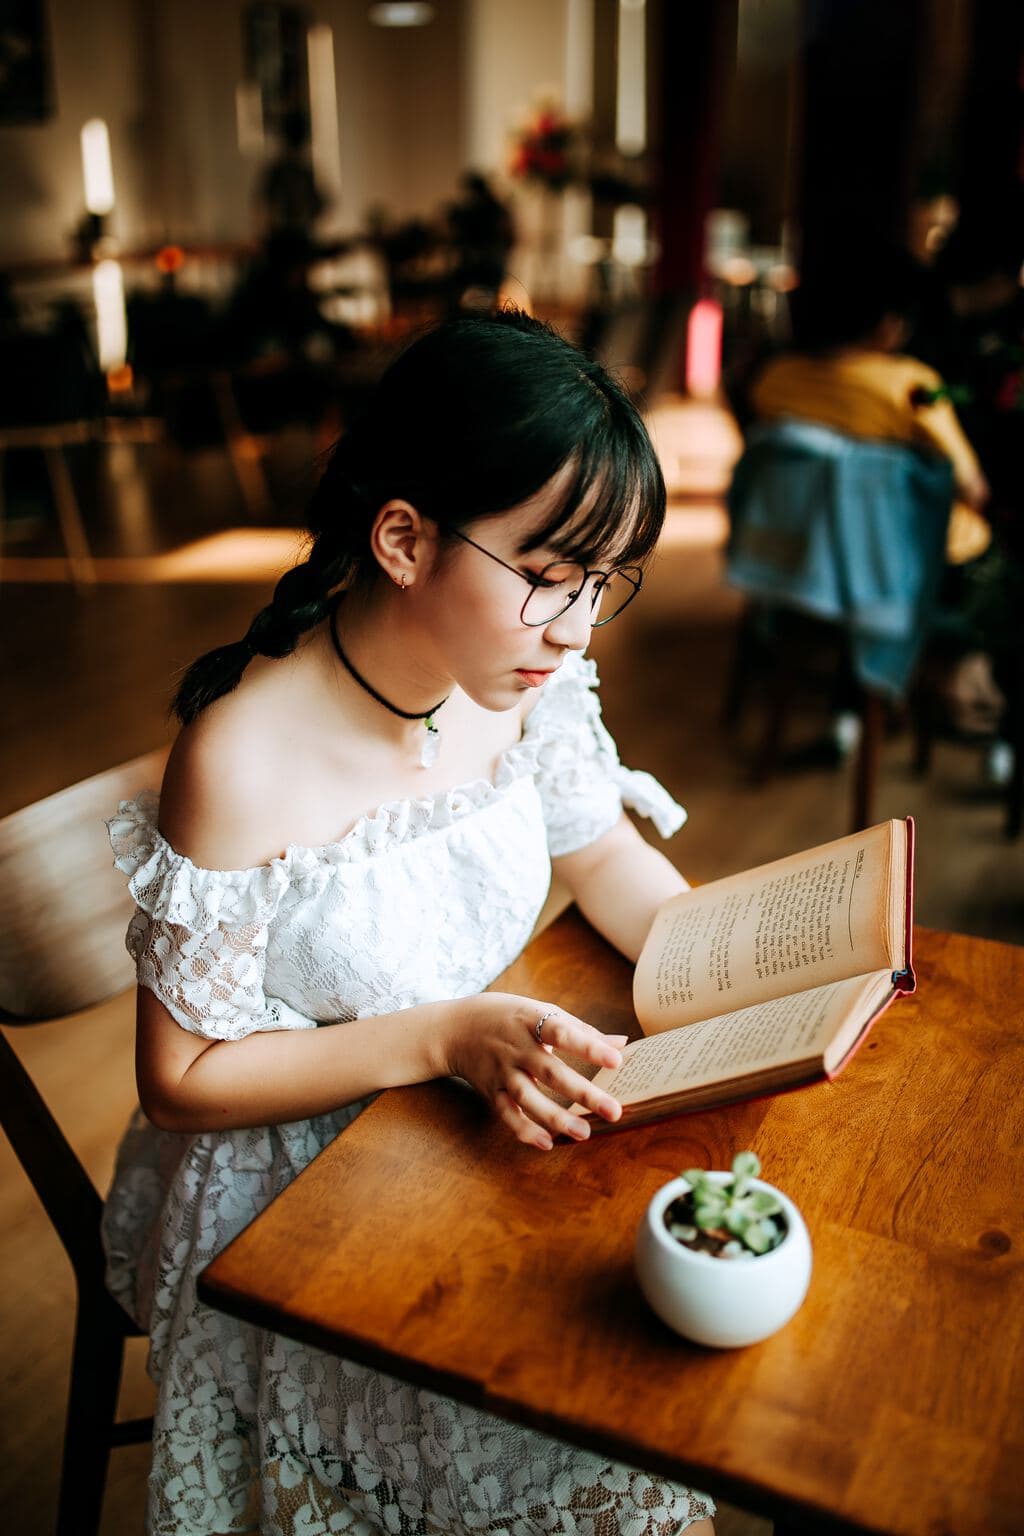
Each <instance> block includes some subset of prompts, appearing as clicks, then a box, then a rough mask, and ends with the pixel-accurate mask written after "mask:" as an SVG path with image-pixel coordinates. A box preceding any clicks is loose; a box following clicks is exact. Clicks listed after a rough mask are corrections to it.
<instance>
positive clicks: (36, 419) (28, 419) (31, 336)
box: [0, 306, 103, 586]
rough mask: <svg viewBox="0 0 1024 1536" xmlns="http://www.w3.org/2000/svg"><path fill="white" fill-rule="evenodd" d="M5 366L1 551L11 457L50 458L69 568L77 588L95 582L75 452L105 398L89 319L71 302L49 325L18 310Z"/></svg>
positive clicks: (1, 372)
mask: <svg viewBox="0 0 1024 1536" xmlns="http://www.w3.org/2000/svg"><path fill="white" fill-rule="evenodd" d="M2 340H3V353H4V366H3V369H0V549H2V541H3V538H4V533H5V531H6V530H5V523H6V521H7V518H6V512H7V507H6V496H5V490H6V482H7V470H8V464H7V459H8V455H9V454H11V453H14V452H24V451H31V452H35V453H39V454H41V455H42V458H43V462H44V463H45V465H46V471H47V475H48V478H49V485H50V491H51V494H52V497H53V505H54V508H55V510H56V513H57V521H58V523H59V525H60V532H61V537H62V539H63V542H64V550H65V553H66V555H67V560H68V565H69V568H70V570H71V575H72V578H73V579H74V581H75V583H76V585H79V586H81V585H83V584H91V583H92V582H93V580H94V579H95V573H94V570H93V563H92V555H91V552H90V549H89V543H88V539H87V538H86V533H85V525H84V523H83V521H82V514H81V509H80V507H79V503H78V497H77V495H76V492H75V483H74V479H73V476H72V472H71V466H70V464H69V461H68V454H67V450H68V449H69V448H73V447H76V446H80V445H81V444H83V443H87V442H89V441H90V439H91V438H92V436H93V434H94V431H95V428H96V424H97V421H98V419H99V416H100V412H101V409H102V402H103V380H102V377H101V376H100V373H99V370H98V369H97V366H96V362H95V359H94V356H93V353H92V348H91V346H90V343H89V338H88V334H87V332H86V329H85V326H84V324H83V323H82V320H81V316H80V315H79V313H78V311H77V310H75V309H74V308H73V307H72V306H63V307H61V308H60V309H59V310H58V311H57V314H56V316H55V318H54V323H53V324H52V326H51V327H49V328H47V329H30V328H28V327H27V326H25V325H24V324H23V323H22V322H21V321H20V319H19V318H18V316H17V315H16V314H15V313H13V312H12V313H9V314H8V315H7V316H5V318H4V321H3V325H2Z"/></svg>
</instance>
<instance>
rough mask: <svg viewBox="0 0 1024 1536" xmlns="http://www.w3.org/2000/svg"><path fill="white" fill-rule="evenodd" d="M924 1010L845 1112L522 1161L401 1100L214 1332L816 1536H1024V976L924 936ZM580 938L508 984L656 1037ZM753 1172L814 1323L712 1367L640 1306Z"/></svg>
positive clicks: (250, 1263) (286, 1197) (280, 1205)
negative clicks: (849, 1534) (646, 1270)
mask: <svg viewBox="0 0 1024 1536" xmlns="http://www.w3.org/2000/svg"><path fill="white" fill-rule="evenodd" d="M916 960H917V970H918V976H919V989H918V992H917V994H916V996H914V997H911V998H909V999H906V1000H904V1001H901V1002H897V1003H896V1005H895V1006H894V1007H893V1008H891V1009H890V1010H889V1012H888V1013H887V1014H885V1015H884V1017H883V1018H882V1019H881V1020H880V1021H879V1022H878V1023H877V1024H876V1025H875V1028H874V1030H873V1031H872V1034H871V1036H870V1037H869V1039H868V1041H867V1043H866V1044H865V1045H864V1047H863V1048H862V1049H861V1051H860V1052H859V1054H858V1055H857V1057H856V1058H855V1059H854V1061H853V1062H852V1063H851V1064H850V1066H849V1067H848V1068H847V1070H846V1071H845V1073H844V1074H843V1076H842V1077H841V1078H840V1079H839V1080H838V1082H836V1083H833V1084H827V1085H826V1084H822V1085H820V1086H815V1087H812V1088H807V1089H803V1090H801V1091H800V1092H797V1093H792V1094H788V1095H784V1096H781V1097H777V1098H774V1099H770V1100H763V1101H760V1102H757V1103H751V1104H745V1105H740V1106H737V1107H734V1108H731V1109H728V1110H720V1111H717V1112H716V1113H712V1114H702V1115H695V1116H690V1117H687V1118H677V1119H675V1120H671V1121H666V1122H663V1123H661V1124H659V1125H654V1126H647V1127H642V1128H638V1129H634V1130H629V1131H624V1132H619V1133H616V1134H613V1135H608V1136H602V1137H599V1138H594V1139H592V1140H591V1141H590V1142H587V1143H585V1144H583V1145H582V1146H577V1145H565V1146H561V1145H559V1146H556V1148H555V1150H554V1151H553V1152H550V1153H548V1154H546V1155H545V1154H542V1153H538V1152H536V1151H531V1150H528V1149H526V1148H521V1147H519V1146H518V1145H517V1144H514V1143H513V1142H511V1141H510V1140H509V1138H508V1136H507V1133H505V1132H503V1131H502V1130H501V1129H500V1128H499V1127H497V1126H496V1124H495V1123H493V1122H492V1121H491V1119H490V1118H489V1116H488V1115H487V1113H486V1112H485V1111H484V1110H483V1108H482V1107H481V1106H480V1105H479V1104H478V1102H477V1101H476V1100H475V1098H474V1097H473V1096H472V1095H471V1094H470V1093H469V1092H468V1091H466V1090H464V1089H460V1088H459V1087H458V1085H456V1084H451V1083H432V1084H428V1085H426V1086H423V1087H416V1088H404V1089H395V1090H392V1091H391V1092H389V1093H387V1094H385V1095H383V1096H382V1097H381V1098H380V1099H378V1100H377V1101H376V1103H375V1104H374V1105H373V1106H372V1107H371V1108H370V1109H368V1110H367V1111H366V1112H365V1113H364V1114H363V1115H362V1116H361V1117H360V1118H359V1120H358V1121H356V1122H355V1124H354V1125H352V1126H351V1127H349V1129H347V1130H346V1131H345V1132H344V1134H343V1135H341V1136H339V1137H338V1139H337V1140H336V1141H335V1142H334V1143H333V1145H331V1146H330V1147H328V1148H327V1149H326V1150H325V1151H324V1152H323V1153H322V1154H321V1156H320V1157H318V1158H317V1159H316V1161H315V1162H314V1163H313V1164H312V1165H311V1166H310V1167H309V1168H308V1169H307V1170H306V1171H305V1172H304V1173H303V1174H302V1175H301V1176H300V1177H299V1178H298V1179H297V1180H296V1182H295V1183H294V1184H293V1185H292V1186H291V1187H290V1188H289V1189H288V1190H286V1191H285V1193H284V1194H283V1195H282V1196H280V1197H279V1198H278V1199H277V1200H276V1201H275V1202H274V1203H273V1205H272V1206H271V1207H270V1208H269V1209H268V1210H267V1211H266V1212H265V1213H264V1214H263V1215H261V1216H260V1217H259V1218H258V1219H257V1220H256V1221H255V1222H254V1223H253V1224H252V1226H250V1227H249V1228H248V1230H247V1231H245V1232H244V1233H243V1234H242V1235H241V1236H240V1237H239V1238H238V1239H237V1240H236V1241H235V1242H234V1243H233V1244H232V1245H231V1246H230V1247H229V1248H228V1249H227V1250H226V1251H225V1252H224V1253H223V1254H222V1255H221V1256H220V1257H219V1258H218V1259H217V1260H216V1261H215V1262H214V1263H213V1264H212V1265H211V1266H210V1267H209V1269H207V1271H206V1273H205V1275H204V1277H203V1279H202V1282H201V1285H200V1294H201V1295H202V1297H203V1298H204V1299H205V1300H206V1301H207V1302H209V1303H210V1304H211V1305H214V1306H216V1307H219V1308H221V1309H223V1310H224V1311H227V1312H231V1313H233V1314H235V1315H236V1316H239V1317H242V1318H245V1319H248V1320H249V1321H251V1322H254V1323H258V1324H262V1325H266V1326H269V1327H272V1328H274V1329H276V1330H278V1331H280V1332H283V1333H286V1334H288V1335H290V1336H291V1337H293V1338H296V1339H301V1340H305V1341H307V1342H310V1343H313V1344H316V1345H319V1346H321V1347H323V1348H324V1349H328V1350H332V1351H334V1352H335V1353H340V1354H343V1355H345V1356H347V1357H349V1358H351V1359H354V1360H359V1361H363V1362H366V1363H367V1364H370V1365H374V1366H379V1367H381V1368H383V1369H384V1370H387V1371H389V1372H392V1373H393V1374H395V1375H397V1376H401V1377H404V1378H406V1379H408V1380H411V1381H415V1382H418V1383H422V1384H423V1385H426V1386H429V1387H432V1388H436V1389H438V1390H440V1391H443V1392H446V1393H449V1394H451V1395H452V1396H454V1397H457V1398H461V1399H462V1400H464V1401H466V1402H469V1403H473V1404H476V1405H478V1406H480V1407H484V1408H487V1409H489V1410H492V1411H493V1412H494V1413H496V1414H499V1415H502V1416H504V1417H506V1418H509V1419H512V1420H515V1421H517V1422H519V1423H523V1424H528V1425H534V1426H536V1427H538V1428H541V1429H544V1430H547V1431H550V1432H551V1433H552V1434H554V1435H557V1436H559V1437H560V1438H562V1439H564V1440H569V1441H571V1442H575V1443H577V1444H579V1445H581V1446H587V1447H591V1448H593V1449H596V1450H598V1451H600V1452H602V1453H607V1454H609V1455H612V1456H615V1457H618V1458H620V1459H622V1460H625V1461H628V1462H631V1463H633V1464H635V1465H639V1466H642V1467H646V1468H648V1469H649V1470H651V1471H655V1472H662V1473H668V1474H670V1475H671V1476H673V1477H677V1478H680V1479H682V1480H684V1481H688V1482H691V1483H692V1484H694V1485H695V1486H697V1487H703V1488H707V1489H708V1490H709V1491H711V1492H718V1493H721V1494H722V1495H723V1496H724V1497H726V1498H729V1499H731V1500H733V1501H734V1502H736V1503H738V1504H741V1505H743V1506H744V1507H746V1508H748V1509H750V1510H752V1511H756V1512H759V1513H763V1514H767V1515H772V1516H775V1517H776V1518H780V1519H782V1520H784V1521H785V1522H787V1523H788V1524H789V1525H790V1526H793V1527H795V1528H797V1529H800V1530H814V1531H817V1530H822V1531H861V1532H863V1531H872V1532H893V1533H899V1536H947V1533H948V1536H953V1533H956V1536H969V1533H973V1532H976V1533H979V1536H980V1533H982V1532H984V1533H985V1536H1000V1533H1010V1532H1014V1533H1020V1532H1022V1531H1024V1339H1022V1334H1024V1268H1022V1260H1024V1222H1022V1216H1021V1210H1022V1203H1024V1165H1022V1149H1024V1093H1022V1089H1024V1038H1022V1036H1024V1031H1022V1029H1021V1025H1022V1021H1024V949H1017V948H1014V947H1012V946H1009V945H1005V944H995V943H990V942H988V941H986V940H981V939H971V938H965V937H962V936H960V935H957V934H946V933H936V932H929V931H927V930H919V931H918V934H917V954H916ZM629 979H630V970H629V967H628V966H627V965H626V963H625V962H624V961H622V960H621V959H620V958H619V957H618V956H617V955H616V954H615V953H614V952H613V951H612V950H611V949H610V948H609V947H608V946H607V945H605V944H604V943H603V941H601V940H600V939H598V938H597V936H596V935H595V934H593V932H592V931H591V930H590V929H589V928H588V927H587V926H586V924H585V923H584V922H583V920H582V919H581V918H580V917H579V915H578V914H577V913H576V912H575V911H572V910H570V911H569V912H568V913H566V914H565V915H564V916H563V917H562V918H560V919H559V920H558V921H557V922H556V923H555V924H554V925H553V926H552V927H551V928H549V929H548V930H547V931H546V932H545V933H544V934H542V935H541V936H540V937H539V938H538V939H536V940H535V941H534V942H533V943H532V944H531V945H530V946H529V948H528V950H527V951H526V953H525V954H524V955H523V957H522V958H521V959H520V960H519V961H517V962H516V964H515V965H514V966H513V967H512V969H511V970H510V971H509V972H508V973H507V974H506V976H505V977H504V978H502V983H501V985H502V986H503V987H505V988H507V989H509V990H514V991H521V992H524V993H527V994H529V995H536V996H538V997H542V998H550V999H552V1000H558V1001H560V1002H562V1003H563V1004H564V1005H565V1006H566V1007H567V1008H570V1009H572V1010H573V1011H574V1012H576V1013H578V1014H579V1015H580V1016H582V1017H583V1018H586V1019H589V1020H590V1021H592V1022H593V1023H594V1024H597V1025H599V1026H600V1027H603V1028H605V1029H606V1030H609V1031H613V1030H621V1029H625V1028H627V1027H632V1028H634V1029H635V1025H633V1021H632V1010H631V1008H630V1004H629ZM744 1147H753V1148H754V1149H755V1150H756V1151H757V1152H758V1154H759V1156H760V1157H761V1160H762V1163H763V1165H764V1170H765V1177H766V1178H768V1179H769V1180H770V1181H772V1182H773V1183H776V1184H778V1185H780V1186H781V1187H782V1188H783V1189H785V1190H786V1191H787V1192H788V1193H789V1194H790V1195H791V1196H792V1197H793V1198H794V1199H795V1200H796V1202H797V1203H798V1205H799V1206H800V1207H801V1209H802V1210H803V1212H804V1215H805V1217H806V1219H807V1223H808V1226H809V1228H810V1232H811V1237H812V1241H813V1244H814V1274H813V1277H812V1280H811V1287H810V1291H809V1293H808V1297H807V1300H806V1302H805V1304H804V1306H803V1308H802V1309H801V1311H800V1312H799V1313H798V1314H797V1316H796V1317H795V1318H794V1319H793V1321H792V1322H791V1323H789V1324H788V1326H787V1327H786V1328H784V1329H783V1330H782V1331H781V1332H780V1333H778V1334H776V1335H775V1337H774V1338H772V1339H769V1340H767V1341H765V1342H764V1343H763V1344H759V1345H755V1346H753V1347H751V1348H748V1349H743V1350H735V1351H723V1352H717V1351H713V1350H708V1349H703V1348H700V1347H699V1346H697V1345H693V1344H689V1343H686V1342H685V1341H684V1340H682V1339H680V1338H678V1337H677V1336H676V1335H675V1334H674V1333H672V1332H670V1331H669V1330H668V1329H667V1328H666V1327H664V1326H663V1325H662V1324H661V1323H660V1322H659V1321H658V1320H657V1319H656V1318H655V1317H654V1315H653V1314H652V1313H651V1312H650V1311H649V1310H648V1308H647V1306H646V1304H645V1303H644V1301H643V1298H642V1296H641V1295H640V1292H639V1289H638V1287H637V1283H636V1280H635V1278H634V1273H633V1266H632V1248H633V1238H634V1233H635V1231H636V1227H637V1224H638V1222H639V1220H640V1217H641V1213H642V1212H643V1209H644V1206H645V1205H646V1202H647V1200H648V1198H649V1197H650V1196H651V1195H652V1194H653V1192H654V1191H655V1189H656V1188H657V1187H658V1186H659V1185H660V1184H662V1183H664V1182H665V1181H666V1180H667V1179H668V1178H670V1177H672V1176H673V1175H675V1174H676V1173H677V1172H679V1171H681V1170H682V1169H683V1168H685V1167H689V1166H694V1165H699V1164H703V1165H706V1166H711V1167H719V1168H721V1167H727V1166H728V1164H729V1161H730V1160H731V1157H732V1155H733V1153H734V1152H736V1151H738V1150H740V1149H741V1148H744Z"/></svg>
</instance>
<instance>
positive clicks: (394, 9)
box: [370, 0, 434, 27]
mask: <svg viewBox="0 0 1024 1536" xmlns="http://www.w3.org/2000/svg"><path fill="white" fill-rule="evenodd" d="M433 19H434V7H433V6H432V5H428V4H427V3H426V0H380V3H379V4H377V5H371V6H370V20H371V21H372V22H373V24H374V26H376V27H424V26H426V24H427V22H428V21H433Z"/></svg>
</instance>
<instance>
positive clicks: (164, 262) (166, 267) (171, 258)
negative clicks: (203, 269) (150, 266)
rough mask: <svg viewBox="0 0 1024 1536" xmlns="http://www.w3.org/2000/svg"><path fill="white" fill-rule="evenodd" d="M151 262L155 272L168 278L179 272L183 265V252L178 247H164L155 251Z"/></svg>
mask: <svg viewBox="0 0 1024 1536" xmlns="http://www.w3.org/2000/svg"><path fill="white" fill-rule="evenodd" d="M153 260H154V262H155V264H156V269H157V271H158V272H162V273H163V275H164V276H165V277H169V276H170V275H171V274H172V273H174V272H180V271H181V269H182V267H183V266H184V265H185V252H184V251H183V250H182V248H181V246H180V245H165V246H163V247H162V249H161V250H159V251H157V253H156V256H155V257H154V258H153Z"/></svg>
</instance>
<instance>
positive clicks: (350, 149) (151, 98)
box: [0, 0, 562, 261]
mask: <svg viewBox="0 0 1024 1536" xmlns="http://www.w3.org/2000/svg"><path fill="white" fill-rule="evenodd" d="M244 3H245V0H89V3H88V4H83V3H82V0H50V4H49V23H50V26H49V31H50V51H51V73H52V77H53V95H54V100H55V105H56V111H55V115H54V117H53V118H51V119H50V120H49V121H48V122H46V123H43V124H39V125H33V126H26V127H20V126H19V127H3V126H0V157H2V161H3V165H4V174H3V176H2V177H0V261H3V260H6V261H13V260H21V259H33V258H45V257H58V256H62V255H65V254H67V252H68V249H69V237H70V234H71V231H72V230H73V228H74V226H75V225H76V224H77V223H78V221H79V219H80V218H81V216H82V213H83V212H84V204H83V200H82V170H81V156H80V149H79V130H80V128H81V126H82V124H83V122H85V121H86V120H87V119H88V118H90V117H102V118H104V119H105V120H106V122H107V125H108V128H109V130H110V140H111V152H112V157H113V162H114V178H115V186H116V190H117V207H116V209H115V211H114V214H113V215H112V217H111V219H110V221H109V228H110V232H111V233H112V234H114V235H115V236H116V237H117V238H118V240H119V241H120V242H121V243H122V244H123V245H124V246H126V247H131V246H133V245H139V244H147V243H149V242H151V241H158V240H163V239H171V238H173V239H175V240H182V241H204V242H205V241H235V240H245V239H247V238H249V237H250V236H251V235H252V233H253V230H254V217H253V206H252V200H253V188H254V185H255V181H256V177H257V173H258V162H256V161H253V160H251V159H248V160H247V159H245V158H243V156H242V155H241V153H240V151H239V148H238V137H237V130H236V115H235V88H236V86H237V84H238V83H239V81H240V80H241V78H242V67H243V66H242V58H243V44H242V20H241V18H242V12H243V10H244ZM489 3H490V4H492V6H494V5H496V6H497V8H498V9H499V10H500V9H503V10H504V11H505V12H506V13H507V14H508V15H510V16H515V15H517V14H518V13H519V10H520V7H519V6H518V4H517V0H489ZM467 7H475V0H437V3H436V15H435V19H434V21H433V22H432V23H431V24H430V25H429V26H427V27H423V28H416V29H413V30H390V29H389V30H385V29H382V28H379V27H375V26H373V25H372V24H371V23H370V21H369V19H368V14H367V13H368V5H367V4H366V3H365V0H314V3H310V4H309V5H308V6H307V9H308V11H309V14H310V18H311V20H312V21H314V22H321V23H327V24H329V25H330V26H331V27H332V28H333V30H334V43H335V76H336V81H337V87H338V102H339V143H340V156H341V180H342V185H341V200H340V205H339V206H337V207H336V208H335V209H333V210H332V217H331V219H330V221H329V225H330V226H331V227H333V228H337V229H353V228H355V227H357V226H358V225H359V224H360V223H361V222H362V219H363V216H364V214H365V211H366V209H367V207H368V206H369V205H371V204H374V203H377V204H384V205H386V206H387V208H388V209H389V211H390V213H391V214H392V216H395V217H400V218H401V217H408V216H410V215H413V214H429V213H431V212H433V211H434V210H435V208H436V207H437V206H438V205H439V204H440V203H442V202H445V201H447V200H448V199H449V198H450V197H451V196H452V194H453V192H454V190H455V185H456V181H457V178H458V174H459V171H460V170H461V169H462V168H463V167H464V166H465V165H466V164H467V163H468V159H469V157H468V155H467V152H466V117H465V99H466V86H465V59H466V51H465V39H464V35H463V32H464V28H463V17H464V12H465V10H466V9H467ZM533 8H534V9H535V10H536V11H537V12H538V13H539V14H540V13H543V12H544V11H545V9H546V7H545V6H544V5H543V4H542V3H539V0H534V7H533ZM551 9H552V10H554V11H556V12H558V13H560V12H561V10H562V0H554V4H553V5H552V7H551ZM496 110H497V111H501V110H503V108H502V105H501V103H499V104H498V105H497V107H496Z"/></svg>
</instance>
